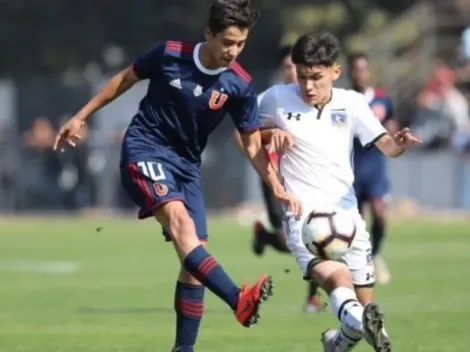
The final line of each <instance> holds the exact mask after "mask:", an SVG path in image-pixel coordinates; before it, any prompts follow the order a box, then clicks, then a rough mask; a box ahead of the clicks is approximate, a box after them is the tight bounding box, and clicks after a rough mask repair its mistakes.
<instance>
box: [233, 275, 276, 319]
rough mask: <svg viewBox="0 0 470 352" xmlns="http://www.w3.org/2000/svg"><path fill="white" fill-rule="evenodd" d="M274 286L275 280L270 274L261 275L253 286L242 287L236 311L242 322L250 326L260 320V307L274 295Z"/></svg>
mask: <svg viewBox="0 0 470 352" xmlns="http://www.w3.org/2000/svg"><path fill="white" fill-rule="evenodd" d="M273 287H274V285H273V281H272V278H271V276H269V275H264V276H261V277H260V278H259V279H258V281H257V282H256V284H255V285H254V286H252V287H250V286H248V285H243V286H242V287H241V290H240V293H239V294H238V303H237V310H236V311H235V315H236V317H237V320H238V321H239V323H240V324H242V325H243V326H244V327H247V328H250V327H252V326H253V325H255V324H256V323H257V322H258V321H259V318H260V315H259V313H258V311H259V307H260V305H261V304H262V303H263V302H264V301H266V300H267V299H268V297H269V296H272V294H273Z"/></svg>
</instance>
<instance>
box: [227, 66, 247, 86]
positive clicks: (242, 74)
mask: <svg viewBox="0 0 470 352" xmlns="http://www.w3.org/2000/svg"><path fill="white" fill-rule="evenodd" d="M230 67H231V68H232V70H233V71H234V72H235V73H236V74H237V75H239V76H240V77H241V79H243V80H244V81H245V82H248V83H249V82H251V76H250V74H249V73H248V72H246V70H245V69H244V68H243V67H242V66H241V65H240V64H239V63H238V62H237V61H235V62H234V63H232V64H230Z"/></svg>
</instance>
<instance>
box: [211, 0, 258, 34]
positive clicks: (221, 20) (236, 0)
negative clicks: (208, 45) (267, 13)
mask: <svg viewBox="0 0 470 352" xmlns="http://www.w3.org/2000/svg"><path fill="white" fill-rule="evenodd" d="M249 5H250V0H215V1H214V2H213V3H212V6H211V8H210V10H209V19H208V21H207V27H209V29H210V31H211V32H212V33H214V34H216V33H220V32H223V31H224V30H225V29H227V28H228V27H231V26H236V27H239V28H248V29H249V28H251V27H253V26H254V25H255V23H256V21H258V18H259V16H260V12H259V11H258V10H255V9H252V8H251V7H249Z"/></svg>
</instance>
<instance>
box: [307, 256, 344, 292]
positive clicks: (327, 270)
mask: <svg viewBox="0 0 470 352" xmlns="http://www.w3.org/2000/svg"><path fill="white" fill-rule="evenodd" d="M312 276H313V278H314V279H315V281H316V282H317V283H318V284H319V285H320V286H321V287H322V288H323V289H324V290H325V292H326V293H327V294H328V295H329V294H330V293H331V292H332V291H333V290H334V289H335V288H337V287H348V288H351V289H353V284H352V274H351V271H350V270H349V269H348V267H347V266H346V265H345V264H344V263H340V262H336V261H332V260H325V261H323V262H320V263H318V264H317V265H315V266H314V267H313V268H312Z"/></svg>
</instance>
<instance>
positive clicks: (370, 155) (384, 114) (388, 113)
mask: <svg viewBox="0 0 470 352" xmlns="http://www.w3.org/2000/svg"><path fill="white" fill-rule="evenodd" d="M365 97H366V99H368V101H369V106H370V107H371V109H372V111H373V112H374V114H375V116H376V117H377V118H378V119H379V120H380V122H382V124H385V123H386V122H387V121H389V120H391V119H393V118H394V117H393V108H392V100H391V99H390V96H389V95H388V94H387V93H386V92H385V91H383V90H380V89H372V88H371V89H370V91H368V92H366V94H365ZM369 173H375V174H383V176H386V175H385V174H386V158H385V156H384V155H383V154H382V153H381V152H380V151H379V150H378V149H377V147H376V146H375V145H373V146H371V147H370V148H364V147H362V145H361V143H360V142H359V140H358V139H357V138H355V139H354V174H355V178H356V179H357V178H360V177H369V175H368V174H369Z"/></svg>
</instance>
